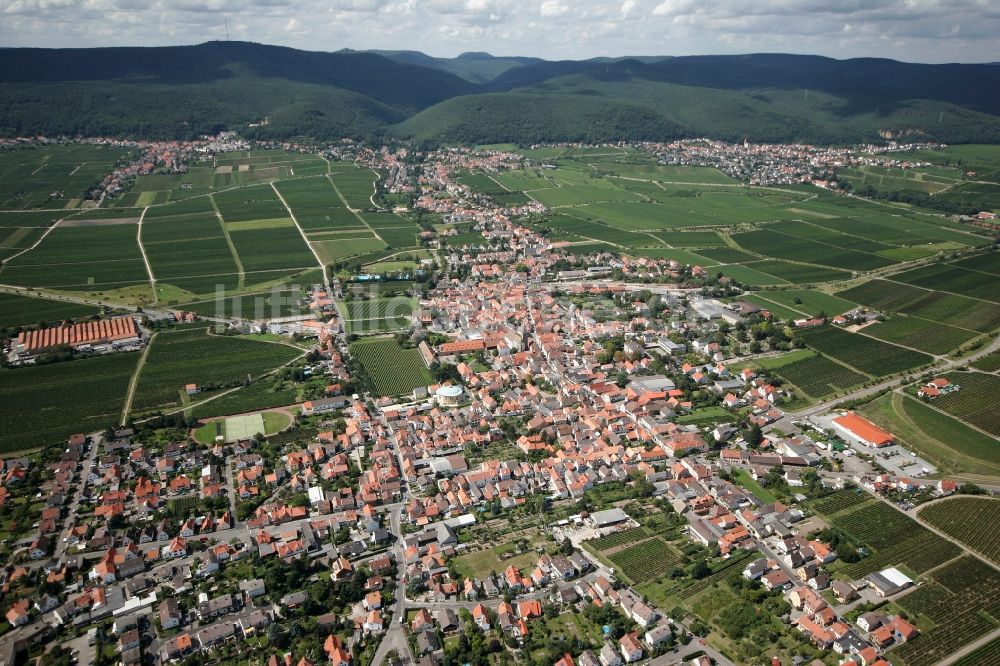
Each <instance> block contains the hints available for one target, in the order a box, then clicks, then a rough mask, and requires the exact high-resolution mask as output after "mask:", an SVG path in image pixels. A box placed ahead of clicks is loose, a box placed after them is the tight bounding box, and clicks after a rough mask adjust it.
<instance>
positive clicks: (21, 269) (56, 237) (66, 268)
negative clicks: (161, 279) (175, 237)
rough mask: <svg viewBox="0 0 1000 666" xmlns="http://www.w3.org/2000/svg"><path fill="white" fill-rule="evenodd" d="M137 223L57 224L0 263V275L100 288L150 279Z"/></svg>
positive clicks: (29, 282)
mask: <svg viewBox="0 0 1000 666" xmlns="http://www.w3.org/2000/svg"><path fill="white" fill-rule="evenodd" d="M136 232H137V226H136V225H135V224H134V223H132V224H110V225H94V226H65V227H64V226H60V227H57V228H55V229H54V230H52V232H50V233H49V234H48V235H47V236H46V237H45V239H44V240H43V241H42V242H41V243H40V244H39V245H38V246H37V247H36V248H35V249H33V250H31V251H29V252H27V253H25V254H22V255H20V256H18V257H16V258H14V259H11V260H10V261H9V262H7V263H5V264H4V265H3V267H2V268H0V281H3V282H8V283H12V284H16V285H21V286H25V287H45V288H49V289H56V290H64V291H85V292H102V291H107V290H113V289H117V288H119V287H126V286H130V285H142V284H144V283H145V284H147V285H148V282H149V275H148V273H147V272H146V268H145V266H144V265H143V263H142V255H141V254H140V252H139V244H138V242H137V240H136Z"/></svg>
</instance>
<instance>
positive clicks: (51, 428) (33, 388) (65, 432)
mask: <svg viewBox="0 0 1000 666" xmlns="http://www.w3.org/2000/svg"><path fill="white" fill-rule="evenodd" d="M138 359H139V354H134V353H129V354H112V355H110V356H99V357H95V358H88V359H80V360H76V361H67V362H64V363H52V364H49V365H38V366H28V367H24V368H16V369H12V370H8V369H2V370H0V400H2V402H3V405H4V409H3V412H2V415H0V451H2V452H5V453H6V452H10V451H18V450H22V449H30V448H34V447H38V446H43V445H47V444H61V443H63V442H64V440H65V439H66V438H67V437H69V436H70V435H72V434H73V433H77V432H84V433H89V432H94V431H96V430H103V429H105V428H107V427H110V426H113V425H115V424H117V423H118V418H119V416H120V415H121V410H122V405H123V404H124V402H125V394H126V391H127V390H128V384H129V379H130V378H131V377H132V373H133V371H134V370H135V365H136V362H137V361H138Z"/></svg>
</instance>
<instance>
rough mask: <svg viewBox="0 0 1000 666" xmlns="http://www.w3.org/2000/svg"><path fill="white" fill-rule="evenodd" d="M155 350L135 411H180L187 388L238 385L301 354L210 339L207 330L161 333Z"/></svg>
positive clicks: (144, 371) (257, 344)
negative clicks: (174, 407) (178, 407)
mask: <svg viewBox="0 0 1000 666" xmlns="http://www.w3.org/2000/svg"><path fill="white" fill-rule="evenodd" d="M150 345H151V348H150V349H149V353H148V355H147V357H146V363H145V365H143V367H142V370H141V371H140V373H139V380H138V383H137V385H136V392H135V398H134V400H133V402H132V408H133V410H134V411H135V412H142V411H148V410H154V409H160V408H165V407H171V406H179V405H180V404H181V393H182V392H183V389H184V386H185V385H186V384H197V385H198V386H199V387H201V389H202V390H209V389H218V388H224V387H231V386H237V385H240V384H243V383H245V382H247V378H248V377H249V378H251V379H254V378H258V377H260V376H261V375H263V374H265V373H267V372H270V371H271V370H273V369H275V368H277V367H279V366H281V365H284V364H285V363H288V362H289V361H291V360H292V359H294V358H296V357H297V356H299V355H300V354H301V352H300V351H299V350H296V349H294V348H292V347H291V346H289V345H283V344H273V343H270V342H261V341H257V340H253V339H252V338H248V337H243V336H220V335H210V334H209V332H208V329H207V328H193V329H184V330H177V331H165V332H161V333H158V334H157V335H156V337H155V338H153V340H152V341H151V342H150Z"/></svg>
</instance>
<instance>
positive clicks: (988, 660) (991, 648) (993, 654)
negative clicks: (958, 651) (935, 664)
mask: <svg viewBox="0 0 1000 666" xmlns="http://www.w3.org/2000/svg"><path fill="white" fill-rule="evenodd" d="M952 663H953V666H993V665H994V664H1000V638H994V639H993V640H992V641H990V642H989V643H987V644H986V645H984V646H982V647H981V648H977V649H975V650H973V651H972V652H970V653H969V654H967V655H965V656H964V657H962V658H961V659H959V660H958V661H956V662H952Z"/></svg>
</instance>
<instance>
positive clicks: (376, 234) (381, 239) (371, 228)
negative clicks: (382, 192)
mask: <svg viewBox="0 0 1000 666" xmlns="http://www.w3.org/2000/svg"><path fill="white" fill-rule="evenodd" d="M326 179H327V180H329V181H330V185H332V186H333V191H334V192H336V193H337V196H338V197H340V200H341V201H343V202H344V207H345V208H347V210H349V211H351V212H352V213H353V214H354V217H356V218H358V221H359V222H361V224H363V225H364V226H365V227H366V228H367V229H368V231H370V232H372V235H373V236H375V238H377V239H379V240H380V241H382V242H383V243H385V239H384V238H382V236H380V235H379V233H378V232H377V231H375V229H374V228H373V227H372V226H371V225H370V224H368V221H367V220H366V219H365V218H364V217H362V216H361V215H360V214H359V213H358V212H357V211H356V210H355V209H353V208H351V205H350V204H349V203H347V198H346V197H344V193H343V192H341V191H340V188H339V187H337V183H335V182H334V180H333V176H331V175H330V174H326ZM373 196H374V195H373ZM385 244H386V245H388V243H385Z"/></svg>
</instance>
